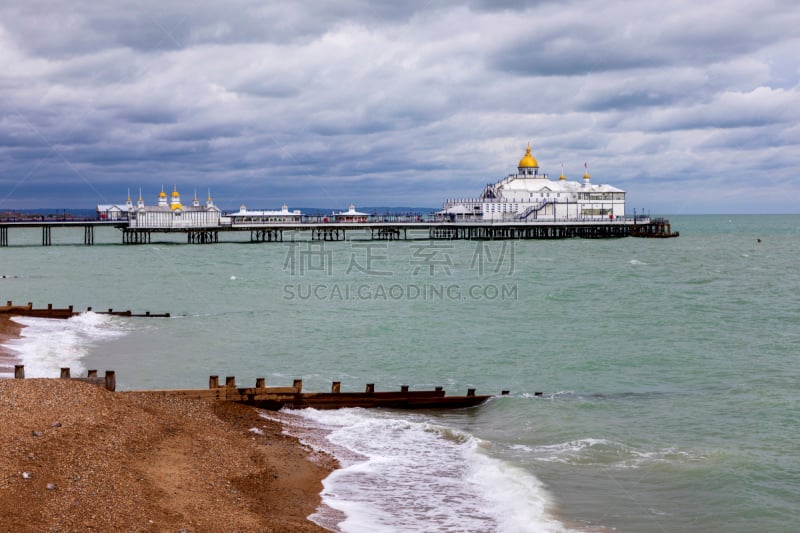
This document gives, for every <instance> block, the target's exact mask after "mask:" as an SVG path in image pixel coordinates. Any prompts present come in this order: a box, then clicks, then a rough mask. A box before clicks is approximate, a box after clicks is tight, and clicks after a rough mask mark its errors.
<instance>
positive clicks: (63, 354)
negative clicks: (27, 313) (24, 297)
mask: <svg viewBox="0 0 800 533" xmlns="http://www.w3.org/2000/svg"><path fill="white" fill-rule="evenodd" d="M12 320H14V321H15V322H18V323H20V324H23V325H25V326H26V327H24V328H22V331H21V336H20V338H18V339H12V340H10V341H8V342H7V343H6V347H7V348H9V349H10V350H13V351H15V352H17V354H18V357H19V359H20V360H21V362H22V364H24V365H25V376H26V377H30V378H43V377H58V376H59V374H60V369H61V368H65V367H66V368H69V369H70V370H71V373H72V375H78V374H80V373H82V372H85V370H86V368H85V366H84V364H83V359H84V358H85V357H86V356H87V355H88V354H89V353H90V351H91V348H92V347H93V346H96V345H97V344H99V343H102V342H106V341H109V340H112V339H115V338H118V337H121V336H123V335H125V334H126V333H127V331H128V330H127V328H126V327H125V325H124V323H123V321H122V320H120V319H119V318H118V317H113V316H110V315H100V314H97V313H92V312H88V313H81V314H79V315H76V316H73V317H71V318H68V319H66V320H60V319H51V318H37V317H13V318H12Z"/></svg>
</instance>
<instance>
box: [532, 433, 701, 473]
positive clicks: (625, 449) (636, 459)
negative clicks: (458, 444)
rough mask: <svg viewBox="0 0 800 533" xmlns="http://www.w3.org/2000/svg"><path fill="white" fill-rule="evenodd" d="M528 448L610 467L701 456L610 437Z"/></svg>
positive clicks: (553, 458) (543, 456) (550, 457)
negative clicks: (643, 446) (640, 446)
mask: <svg viewBox="0 0 800 533" xmlns="http://www.w3.org/2000/svg"><path fill="white" fill-rule="evenodd" d="M530 452H531V453H533V454H534V455H535V457H536V459H537V460H539V461H544V462H552V463H563V464H571V465H584V466H586V465H594V466H608V467H613V468H639V467H641V466H644V465H646V464H653V463H665V462H675V461H677V462H686V461H693V460H697V459H702V458H700V457H695V456H693V455H692V454H690V453H688V452H685V451H680V450H676V449H675V448H664V449H660V450H653V451H646V450H640V449H636V448H634V447H632V446H628V445H626V444H622V443H619V442H614V441H612V440H607V439H593V438H585V439H577V440H571V441H567V442H561V443H558V444H548V445H542V446H536V447H532V448H531V449H530Z"/></svg>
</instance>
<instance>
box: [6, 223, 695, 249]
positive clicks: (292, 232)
mask: <svg viewBox="0 0 800 533" xmlns="http://www.w3.org/2000/svg"><path fill="white" fill-rule="evenodd" d="M109 226H110V227H113V228H116V229H118V230H120V232H121V233H122V244H130V245H136V244H151V243H153V242H158V238H157V237H155V236H157V235H159V234H184V235H185V236H186V241H185V242H186V243H187V244H216V243H220V242H225V239H224V235H226V234H231V233H245V234H248V233H249V242H252V243H266V242H284V240H311V241H329V242H335V241H347V240H361V241H409V240H509V239H518V240H527V239H572V238H579V239H615V238H623V237H652V238H668V237H677V236H679V233H678V232H673V231H672V227H671V224H670V222H669V220H667V219H665V218H650V217H618V218H614V219H577V220H542V219H539V220H532V221H518V220H517V221H508V222H506V221H449V220H434V221H415V222H392V221H368V222H319V221H315V220H312V221H301V222H285V223H267V224H219V225H216V226H203V227H195V226H164V227H145V228H143V227H131V226H130V224H129V222H128V221H127V220H114V221H108V220H94V221H85V220H84V221H55V222H54V221H23V222H18V221H0V247H5V246H9V230H11V229H12V228H15V229H16V228H39V229H41V244H42V246H51V245H52V232H53V229H54V228H58V229H62V228H76V227H77V228H82V229H83V240H82V243H83V244H84V245H87V246H88V245H93V244H94V242H95V235H94V234H95V231H94V230H95V228H97V227H109ZM236 242H241V241H236Z"/></svg>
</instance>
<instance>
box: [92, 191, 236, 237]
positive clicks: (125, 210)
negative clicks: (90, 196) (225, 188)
mask: <svg viewBox="0 0 800 533" xmlns="http://www.w3.org/2000/svg"><path fill="white" fill-rule="evenodd" d="M221 214H222V211H221V210H220V208H219V207H217V206H216V205H214V201H213V200H212V198H211V193H210V192H209V193H208V198H207V199H206V202H205V204H201V203H200V200H199V199H198V198H197V192H195V194H194V198H193V199H192V203H191V205H183V203H181V195H180V193H179V192H178V188H177V187H175V188H174V189H173V191H172V194H171V195H170V197H169V200H167V193H165V192H164V189H163V188H162V189H161V192H160V193H159V194H158V200H157V203H156V205H145V203H144V199H143V198H142V193H141V191H140V192H139V199H138V200H137V201H136V204H135V205H134V203H133V202H132V201H131V195H130V193H128V199H127V201H126V202H125V204H124V205H117V204H112V205H103V204H101V205H98V206H97V215H98V218H99V219H100V220H108V221H114V220H120V221H127V222H128V224H127V226H128V227H129V228H134V229H151V228H152V229H155V228H189V229H190V228H208V227H219V225H220V218H221Z"/></svg>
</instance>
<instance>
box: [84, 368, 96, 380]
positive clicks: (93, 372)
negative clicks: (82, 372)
mask: <svg viewBox="0 0 800 533" xmlns="http://www.w3.org/2000/svg"><path fill="white" fill-rule="evenodd" d="M86 377H87V378H96V377H97V370H89V371H87V372H86Z"/></svg>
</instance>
